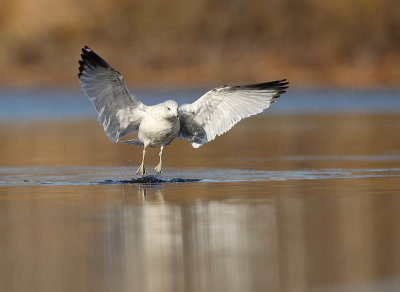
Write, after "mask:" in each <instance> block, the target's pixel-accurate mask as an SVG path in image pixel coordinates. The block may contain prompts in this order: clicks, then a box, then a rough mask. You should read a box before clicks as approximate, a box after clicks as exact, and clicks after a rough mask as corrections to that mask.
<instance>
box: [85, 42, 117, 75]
mask: <svg viewBox="0 0 400 292" xmlns="http://www.w3.org/2000/svg"><path fill="white" fill-rule="evenodd" d="M81 51H82V54H81V60H79V72H78V78H81V76H82V74H83V71H84V70H85V69H86V68H92V69H94V68H97V67H102V68H109V67H110V65H109V64H108V63H107V62H106V61H104V60H103V59H102V58H101V57H100V56H99V55H97V54H96V53H95V52H94V51H93V50H92V49H91V48H89V47H88V46H83V47H82V50H81Z"/></svg>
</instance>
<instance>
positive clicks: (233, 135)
mask: <svg viewBox="0 0 400 292" xmlns="http://www.w3.org/2000/svg"><path fill="white" fill-rule="evenodd" d="M399 120H400V117H399V116H368V115H363V116H357V115H356V116H354V115H349V116H331V117H329V118H328V117H321V116H319V117H318V116H315V117H294V116H288V117H284V116H275V117H261V118H259V119H257V118H256V119H253V120H249V121H248V122H246V121H244V122H243V123H242V125H241V124H239V125H238V127H237V128H235V129H233V130H232V131H231V132H230V134H229V135H227V136H223V137H220V138H219V139H217V140H216V141H215V143H214V142H213V143H210V145H209V146H208V145H207V147H205V148H200V149H198V150H193V149H191V148H190V147H189V146H188V145H186V144H183V143H177V145H175V148H174V149H172V148H171V149H170V150H168V151H167V152H166V159H167V160H169V161H168V164H169V165H172V166H174V167H179V168H173V169H170V170H168V169H167V172H168V171H171V176H173V177H174V176H177V175H178V176H179V177H183V176H182V171H184V170H185V169H190V171H191V173H190V174H187V177H195V176H196V175H197V174H200V173H201V176H202V177H201V178H203V179H204V178H206V177H207V176H208V179H209V180H208V181H207V180H206V179H205V180H204V181H202V182H192V183H181V184H156V185H151V186H146V185H140V184H139V185H137V184H99V183H96V184H90V183H87V182H93V181H94V182H101V181H104V180H105V179H121V180H123V179H130V178H131V177H132V174H133V172H134V169H133V168H131V167H127V168H122V169H121V168H120V167H115V166H116V165H131V164H136V162H138V161H136V160H134V161H133V162H130V161H128V160H129V159H130V158H135V157H137V160H139V158H140V155H139V154H140V153H139V152H140V149H139V150H137V151H136V150H134V149H135V148H132V147H129V146H124V145H115V144H111V143H108V142H107V140H106V139H104V137H103V133H102V132H101V130H98V128H99V127H98V126H97V125H96V124H95V123H93V124H92V123H85V122H82V123H80V122H76V123H53V124H40V125H41V126H39V124H31V125H27V124H21V125H5V124H2V125H0V128H1V130H2V133H3V136H2V139H1V140H0V154H1V155H0V159H1V164H2V166H1V168H0V182H1V183H0V259H1V260H0V291H40V292H47V291H68V292H69V291H78V292H79V291H105V292H106V291H107V292H108V291H352V292H353V291H399V287H400V229H399V228H398V225H399V222H400V213H399V212H398V210H399V208H400V194H399V189H400V182H399V179H398V176H399V158H398V157H399V154H400V152H399V149H400V139H399V133H400V132H399V131H398V128H399V125H400V123H399ZM316 125H318V126H316ZM27 145H29V147H28V146H27ZM135 151H136V152H135ZM155 154H156V153H155ZM149 157H150V156H149ZM154 157H156V155H154ZM376 158H378V159H376ZM380 158H384V159H380ZM135 161H136V162H135ZM148 163H149V165H151V164H152V163H154V164H156V163H157V161H152V160H151V159H149V161H148ZM36 165H40V166H45V167H42V168H40V167H39V168H37V167H34V168H32V167H29V166H36ZM84 166H90V167H84ZM94 166H96V167H94ZM100 166H107V167H100ZM110 166H113V167H110ZM211 168H212V169H211ZM177 169H178V171H179V172H180V173H179V172H178V174H177V173H176V172H175V173H174V171H177ZM193 169H198V170H199V169H200V170H199V171H198V172H196V171H194V170H193ZM335 169H336V170H335ZM250 170H251V171H250ZM335 171H336V172H335ZM371 174H373V175H371ZM119 176H121V177H119ZM122 176H124V177H122ZM239 176H240V179H237V180H233V179H232V178H237V177H239ZM257 176H262V179H258V178H257ZM282 177H283V178H284V180H283V179H282ZM310 177H312V179H310ZM25 179H27V180H28V182H23V181H24V180H25ZM29 180H38V181H40V180H42V182H43V180H45V181H46V182H50V184H45V185H41V184H40V183H31V182H29ZM21 181H22V182H21ZM82 181H83V182H86V183H82ZM10 182H14V183H10ZM51 182H52V183H53V184H51ZM60 182H61V183H60ZM66 182H67V183H66ZM68 182H71V183H70V184H68Z"/></svg>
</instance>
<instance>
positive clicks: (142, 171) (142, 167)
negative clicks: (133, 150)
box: [136, 146, 146, 176]
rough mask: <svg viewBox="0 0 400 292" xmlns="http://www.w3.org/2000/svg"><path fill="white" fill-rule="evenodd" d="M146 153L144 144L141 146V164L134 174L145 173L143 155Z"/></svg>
mask: <svg viewBox="0 0 400 292" xmlns="http://www.w3.org/2000/svg"><path fill="white" fill-rule="evenodd" d="M145 155H146V146H144V148H143V156H142V164H140V166H139V168H138V170H137V171H136V174H140V175H142V176H143V175H144V174H145V173H146V169H145V167H144V156H145Z"/></svg>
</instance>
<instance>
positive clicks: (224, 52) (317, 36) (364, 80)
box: [0, 0, 400, 88]
mask: <svg viewBox="0 0 400 292" xmlns="http://www.w3.org/2000/svg"><path fill="white" fill-rule="evenodd" d="M0 40H1V42H0V86H8V87H14V86H29V87H47V86H54V85H62V86H74V87H75V86H77V78H76V73H77V60H78V58H79V54H80V49H81V47H82V46H83V45H88V46H90V47H91V48H92V49H93V50H95V51H96V52H98V53H99V54H100V55H101V56H103V57H104V58H105V59H106V60H107V61H108V62H109V63H111V64H112V65H113V66H114V67H115V68H116V69H118V70H119V71H120V72H122V73H123V75H124V77H125V78H126V79H128V80H129V81H128V84H132V85H133V86H135V85H140V86H157V85H160V86H171V87H173V86H182V85H183V86H198V85H201V86H203V85H216V84H217V85H219V84H225V83H227V84H231V83H246V82H259V81H266V80H270V79H274V80H275V79H280V78H288V79H290V80H291V81H292V83H293V84H295V86H297V87H314V86H319V87H321V86H323V87H326V86H340V87H357V88H365V87H367V88H370V87H382V86H397V85H398V84H399V80H400V66H399V64H400V2H399V1H396V0H335V1H319V0H302V1H294V0H269V1H262V0H252V1H245V0H222V1H211V0H193V1H184V0H170V1H163V0H150V1H144V0H138V1H135V0H116V1H106V0H96V1H95V0H87V1H78V0H64V1H53V0H3V1H2V5H1V11H0Z"/></svg>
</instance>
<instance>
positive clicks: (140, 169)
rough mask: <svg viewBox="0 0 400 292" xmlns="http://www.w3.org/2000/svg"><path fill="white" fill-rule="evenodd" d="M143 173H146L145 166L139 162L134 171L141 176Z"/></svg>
mask: <svg viewBox="0 0 400 292" xmlns="http://www.w3.org/2000/svg"><path fill="white" fill-rule="evenodd" d="M145 173H146V168H145V167H144V165H143V164H141V165H140V166H139V168H138V170H137V171H136V174H140V175H141V176H143V175H144V174H145Z"/></svg>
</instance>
